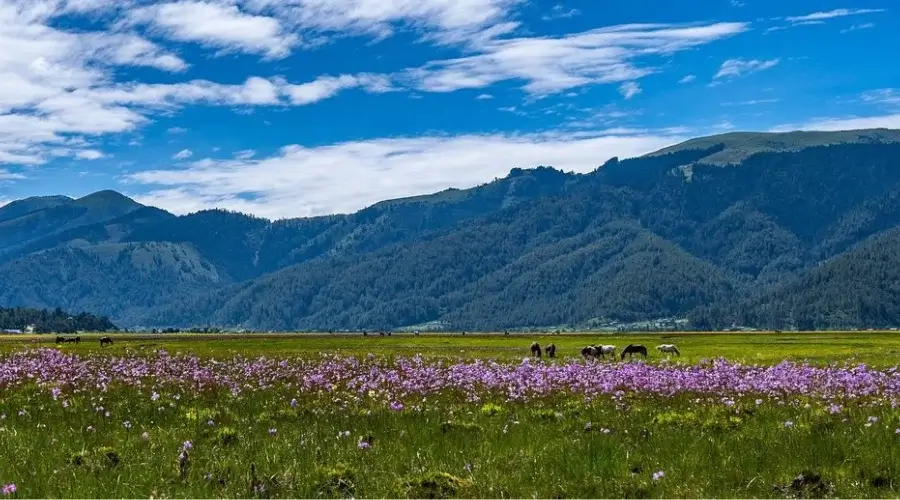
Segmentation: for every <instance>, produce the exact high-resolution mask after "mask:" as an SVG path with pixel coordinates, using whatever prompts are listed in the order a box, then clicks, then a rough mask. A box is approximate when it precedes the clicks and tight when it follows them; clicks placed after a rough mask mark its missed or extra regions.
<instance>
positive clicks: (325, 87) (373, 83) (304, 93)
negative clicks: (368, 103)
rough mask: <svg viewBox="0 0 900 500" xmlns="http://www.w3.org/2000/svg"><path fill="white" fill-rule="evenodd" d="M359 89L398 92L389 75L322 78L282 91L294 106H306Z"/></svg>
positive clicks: (289, 86) (286, 87) (285, 88)
mask: <svg viewBox="0 0 900 500" xmlns="http://www.w3.org/2000/svg"><path fill="white" fill-rule="evenodd" d="M357 87H359V88H363V89H365V90H366V91H367V92H372V93H381V92H390V91H392V90H396V89H395V88H394V87H393V84H392V83H391V79H390V77H389V76H387V75H372V74H359V75H341V76H336V77H332V76H321V77H319V78H317V79H316V80H314V81H312V82H308V83H303V84H299V85H293V84H286V85H283V86H282V87H281V91H282V92H283V93H285V94H286V95H288V96H289V97H290V100H291V102H292V103H293V104H295V105H304V104H311V103H314V102H318V101H321V100H323V99H327V98H329V97H334V96H335V95H337V94H338V93H339V92H341V91H343V90H348V89H352V88H357Z"/></svg>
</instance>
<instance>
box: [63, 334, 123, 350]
mask: <svg viewBox="0 0 900 500" xmlns="http://www.w3.org/2000/svg"><path fill="white" fill-rule="evenodd" d="M56 343H57V344H69V343H75V344H80V343H81V337H80V336H78V335H76V336H74V337H63V336H61V335H57V336H56ZM112 343H113V341H112V339H111V338H109V337H100V347H103V346H107V345H112Z"/></svg>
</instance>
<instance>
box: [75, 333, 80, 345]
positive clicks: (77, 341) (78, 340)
mask: <svg viewBox="0 0 900 500" xmlns="http://www.w3.org/2000/svg"><path fill="white" fill-rule="evenodd" d="M75 343H76V344H80V343H81V337H79V336H77V335H76V336H75Z"/></svg>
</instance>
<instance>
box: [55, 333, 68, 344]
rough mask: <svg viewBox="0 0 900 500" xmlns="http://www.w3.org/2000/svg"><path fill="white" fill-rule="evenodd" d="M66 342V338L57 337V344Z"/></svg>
mask: <svg viewBox="0 0 900 500" xmlns="http://www.w3.org/2000/svg"><path fill="white" fill-rule="evenodd" d="M65 341H66V338H65V337H60V336H59V335H57V336H56V343H57V344H62V343H65Z"/></svg>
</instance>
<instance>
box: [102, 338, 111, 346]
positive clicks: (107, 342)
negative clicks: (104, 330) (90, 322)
mask: <svg viewBox="0 0 900 500" xmlns="http://www.w3.org/2000/svg"><path fill="white" fill-rule="evenodd" d="M112 343H113V342H112V339H111V338H109V337H100V347H103V346H105V345H112Z"/></svg>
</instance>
